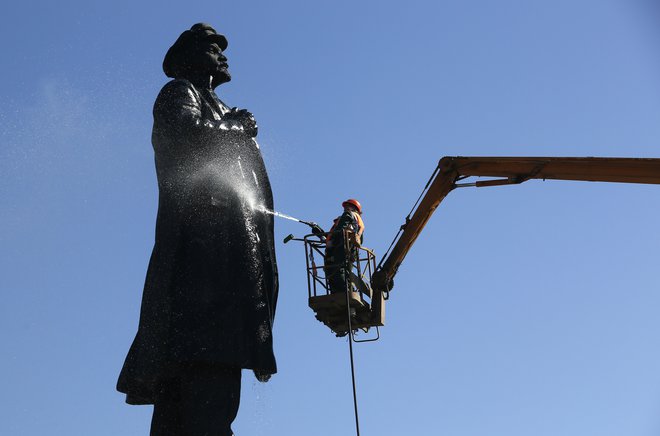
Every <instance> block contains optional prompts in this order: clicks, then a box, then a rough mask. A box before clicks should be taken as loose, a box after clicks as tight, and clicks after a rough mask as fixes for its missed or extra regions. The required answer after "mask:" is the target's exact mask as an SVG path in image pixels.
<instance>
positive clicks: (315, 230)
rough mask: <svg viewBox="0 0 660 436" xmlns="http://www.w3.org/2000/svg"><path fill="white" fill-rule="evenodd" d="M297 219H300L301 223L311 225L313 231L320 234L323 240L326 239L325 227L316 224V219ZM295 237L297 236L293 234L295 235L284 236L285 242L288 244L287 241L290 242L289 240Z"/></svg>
mask: <svg viewBox="0 0 660 436" xmlns="http://www.w3.org/2000/svg"><path fill="white" fill-rule="evenodd" d="M296 221H298V222H299V223H302V224H305V225H308V226H309V227H311V229H312V233H313V234H315V235H316V236H318V237H319V238H321V239H322V240H324V238H325V230H323V229H322V228H321V226H319V225H318V224H316V223H315V222H314V221H305V220H299V219H296ZM293 239H295V236H293V235H289V236H287V237H286V238H284V243H285V244H286V243H287V242H289V241H291V240H293ZM295 240H296V241H299V240H301V239H295Z"/></svg>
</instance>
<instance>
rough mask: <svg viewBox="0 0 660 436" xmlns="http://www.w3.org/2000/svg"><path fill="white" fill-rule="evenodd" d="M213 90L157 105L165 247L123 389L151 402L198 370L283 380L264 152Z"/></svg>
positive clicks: (177, 88)
mask: <svg viewBox="0 0 660 436" xmlns="http://www.w3.org/2000/svg"><path fill="white" fill-rule="evenodd" d="M228 111H229V109H228V108H227V107H226V106H225V105H224V104H223V103H222V102H221V101H220V100H219V99H218V98H217V96H216V95H215V93H214V92H213V91H212V90H211V89H198V88H196V87H195V86H194V85H192V84H191V83H190V82H189V81H187V80H182V79H177V80H172V81H171V82H169V83H168V84H166V85H165V86H164V87H163V89H162V90H161V92H160V94H159V96H158V98H157V100H156V103H155V105H154V127H153V135H152V143H153V147H154V152H155V160H156V173H157V176H158V188H159V204H158V217H157V221H156V238H155V244H154V248H153V252H152V255H151V260H150V262H149V269H148V271H147V276H146V280H145V285H144V292H143V296H142V306H141V311H140V323H139V327H138V332H137V335H136V337H135V339H134V341H133V344H132V346H131V348H130V350H129V352H128V356H127V357H126V361H125V363H124V366H123V368H122V371H121V374H120V376H119V381H118V383H117V389H118V390H119V391H121V392H124V393H126V394H127V398H126V401H127V402H128V403H131V404H150V403H153V401H154V390H155V389H157V385H158V382H159V380H161V379H163V378H167V377H169V376H172V374H173V373H176V371H177V370H178V369H180V368H182V367H184V366H185V365H189V364H193V365H194V364H203V365H204V364H220V365H226V366H233V367H239V368H249V369H254V370H257V371H261V372H263V373H268V374H273V373H275V372H276V371H277V369H276V364H275V358H274V355H273V340H272V325H273V319H274V315H275V306H276V302H277V292H278V279H277V266H276V261H275V247H274V234H273V218H272V216H271V215H268V214H265V213H263V212H260V211H259V207H260V206H263V207H266V208H268V209H269V210H272V209H273V196H272V191H271V186H270V182H269V179H268V175H267V173H266V168H265V165H264V162H263V159H262V156H261V152H260V150H259V146H258V144H257V143H256V141H255V140H254V138H252V137H250V136H249V135H248V134H246V133H244V132H243V130H242V129H240V128H238V127H239V126H238V125H237V124H235V123H234V124H232V122H223V119H222V118H223V115H224V114H226V113H227V112H228Z"/></svg>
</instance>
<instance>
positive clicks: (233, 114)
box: [222, 107, 259, 138]
mask: <svg viewBox="0 0 660 436" xmlns="http://www.w3.org/2000/svg"><path fill="white" fill-rule="evenodd" d="M222 121H223V122H225V123H227V124H234V125H239V126H240V127H241V128H242V130H243V131H244V132H245V133H246V134H248V135H249V136H250V137H252V138H254V137H255V136H257V133H258V131H259V128H258V127H257V121H256V120H255V119H254V115H252V114H251V113H250V112H248V110H247V109H238V108H235V107H234V108H231V109H230V110H229V112H227V113H226V114H224V115H223V116H222Z"/></svg>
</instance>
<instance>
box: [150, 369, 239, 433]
mask: <svg viewBox="0 0 660 436" xmlns="http://www.w3.org/2000/svg"><path fill="white" fill-rule="evenodd" d="M240 395H241V369H240V368H230V367H217V366H215V367H209V366H206V367H191V368H186V369H185V370H182V371H181V373H180V374H177V375H176V376H175V377H172V378H170V379H168V380H164V381H163V382H162V383H161V387H160V389H159V391H158V394H157V395H156V401H155V404H154V414H153V417H152V419H151V433H150V435H151V436H232V435H233V433H232V430H231V423H232V422H233V421H234V418H236V414H237V413H238V405H239V402H240Z"/></svg>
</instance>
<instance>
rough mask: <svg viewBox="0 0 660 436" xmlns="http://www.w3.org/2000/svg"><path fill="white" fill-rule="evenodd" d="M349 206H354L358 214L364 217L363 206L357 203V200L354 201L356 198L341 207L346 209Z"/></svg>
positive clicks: (350, 199)
mask: <svg viewBox="0 0 660 436" xmlns="http://www.w3.org/2000/svg"><path fill="white" fill-rule="evenodd" d="M349 204H350V205H352V206H354V207H355V208H356V209H357V211H358V213H359V214H360V215H362V205H361V204H360V202H359V201H357V200H356V199H354V198H349V199H348V200H346V201H345V202H343V203H342V204H341V207H346V206H347V205H349Z"/></svg>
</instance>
